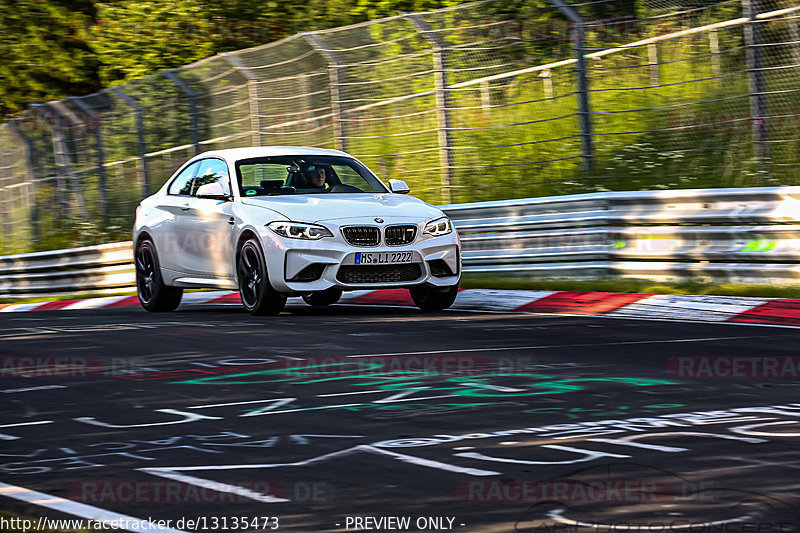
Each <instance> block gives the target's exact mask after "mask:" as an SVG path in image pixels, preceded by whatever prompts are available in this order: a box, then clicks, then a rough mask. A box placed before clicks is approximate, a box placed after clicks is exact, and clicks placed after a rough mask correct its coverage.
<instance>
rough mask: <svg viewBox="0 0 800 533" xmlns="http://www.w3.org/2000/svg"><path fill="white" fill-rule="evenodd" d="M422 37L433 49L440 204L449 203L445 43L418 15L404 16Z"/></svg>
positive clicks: (450, 143) (450, 168) (450, 163)
mask: <svg viewBox="0 0 800 533" xmlns="http://www.w3.org/2000/svg"><path fill="white" fill-rule="evenodd" d="M406 17H407V18H408V20H409V21H410V22H411V24H413V25H414V27H415V28H416V29H417V32H419V34H420V35H422V37H423V38H424V39H425V40H426V41H428V42H429V43H430V44H431V46H432V47H433V71H434V76H435V77H434V86H435V88H436V122H437V125H438V128H437V129H438V132H439V164H440V166H441V167H442V203H444V204H449V203H451V201H452V200H451V194H450V189H451V187H452V185H453V175H452V174H453V149H452V146H453V140H452V138H451V137H452V136H451V134H450V95H449V93H448V92H447V89H448V88H447V61H446V57H445V49H446V48H447V43H446V42H445V40H444V39H443V38H442V36H441V35H439V34H438V33H437V32H435V31H433V30H432V29H431V27H430V25H429V24H428V23H427V22H425V20H423V19H422V17H420V16H419V15H406Z"/></svg>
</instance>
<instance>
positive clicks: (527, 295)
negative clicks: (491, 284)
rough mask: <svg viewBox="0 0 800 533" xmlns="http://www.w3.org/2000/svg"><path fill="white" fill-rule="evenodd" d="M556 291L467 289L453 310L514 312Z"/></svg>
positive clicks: (460, 293)
mask: <svg viewBox="0 0 800 533" xmlns="http://www.w3.org/2000/svg"><path fill="white" fill-rule="evenodd" d="M552 294H556V291H522V290H520V291H504V290H489V289H467V290H463V291H460V292H459V293H458V296H456V301H455V303H454V304H453V307H452V309H459V310H461V309H478V310H481V311H483V310H490V311H506V312H507V311H513V310H514V309H519V308H520V307H522V306H523V305H527V304H530V303H533V302H536V301H538V300H541V299H542V298H546V297H547V296H550V295H552Z"/></svg>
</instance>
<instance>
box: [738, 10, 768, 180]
mask: <svg viewBox="0 0 800 533" xmlns="http://www.w3.org/2000/svg"><path fill="white" fill-rule="evenodd" d="M758 3H759V0H742V10H743V15H744V18H746V19H748V20H749V22H748V23H746V24H745V25H744V40H745V50H746V56H747V71H748V73H749V81H750V120H751V124H752V131H753V144H754V149H755V156H756V164H757V165H758V169H757V172H758V184H759V185H765V184H766V183H767V181H768V180H769V178H770V162H769V147H768V146H767V141H768V140H769V124H768V122H767V95H766V83H765V81H764V69H763V62H762V54H761V44H762V38H761V22H759V21H758V19H757V18H756V15H758V13H759V9H758Z"/></svg>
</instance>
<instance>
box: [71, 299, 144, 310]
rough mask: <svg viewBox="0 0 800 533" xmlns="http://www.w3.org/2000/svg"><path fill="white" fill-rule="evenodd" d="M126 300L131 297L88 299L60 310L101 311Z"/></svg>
mask: <svg viewBox="0 0 800 533" xmlns="http://www.w3.org/2000/svg"><path fill="white" fill-rule="evenodd" d="M125 298H129V296H106V297H105V298H87V299H85V300H81V301H79V302H75V303H74V304H70V305H68V306H66V307H62V308H61V309H59V311H63V310H69V311H72V310H73V309H99V308H101V307H105V306H107V305H111V304H114V303H117V302H121V301H122V300H124V299H125Z"/></svg>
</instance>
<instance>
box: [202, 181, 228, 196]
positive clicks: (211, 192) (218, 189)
mask: <svg viewBox="0 0 800 533" xmlns="http://www.w3.org/2000/svg"><path fill="white" fill-rule="evenodd" d="M195 196H197V197H198V198H209V199H211V200H228V195H227V194H225V190H224V189H223V188H222V185H220V184H219V183H217V182H214V183H206V184H205V185H201V186H200V187H199V188H198V189H197V193H195Z"/></svg>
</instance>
